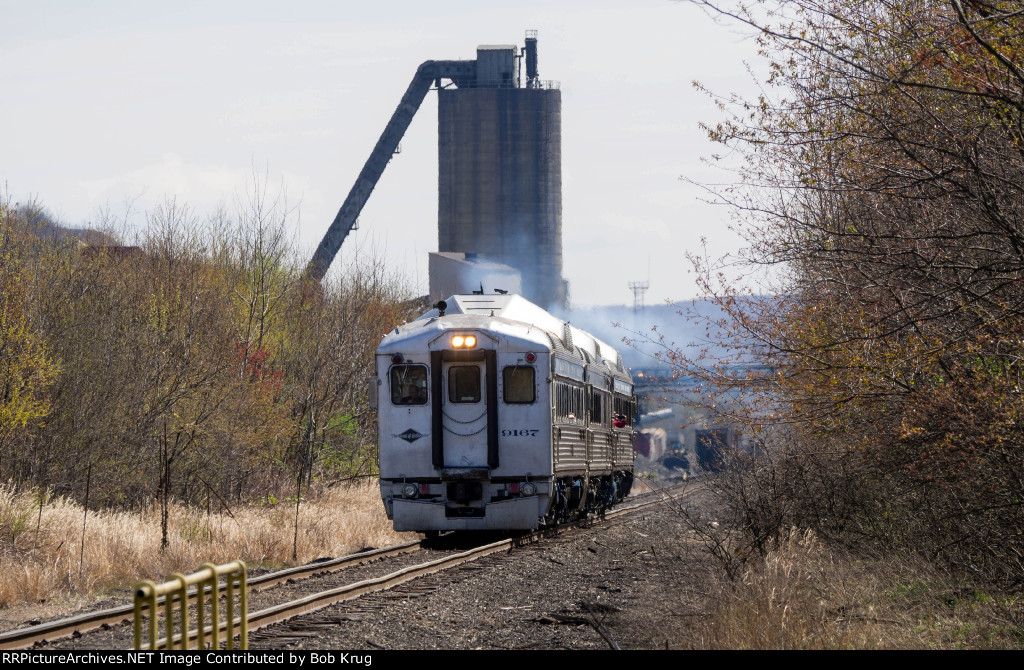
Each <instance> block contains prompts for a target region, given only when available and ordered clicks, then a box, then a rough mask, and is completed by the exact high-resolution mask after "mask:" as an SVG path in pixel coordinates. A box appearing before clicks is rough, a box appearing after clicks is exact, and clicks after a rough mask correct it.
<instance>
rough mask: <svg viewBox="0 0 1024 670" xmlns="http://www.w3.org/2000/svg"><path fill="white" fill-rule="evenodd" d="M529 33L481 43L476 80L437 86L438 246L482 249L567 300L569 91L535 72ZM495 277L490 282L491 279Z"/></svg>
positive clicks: (534, 293)
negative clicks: (522, 63) (522, 39)
mask: <svg viewBox="0 0 1024 670" xmlns="http://www.w3.org/2000/svg"><path fill="white" fill-rule="evenodd" d="M535 49H536V39H535V38H533V37H532V36H528V38H527V47H526V49H525V51H526V54H525V55H526V59H527V76H526V77H525V79H524V80H522V81H520V76H519V58H520V56H519V53H518V49H517V47H515V46H504V45H503V46H482V47H479V48H478V49H477V61H476V62H477V71H476V79H475V81H474V82H473V85H471V86H459V87H458V88H455V87H448V88H441V89H439V90H438V162H439V165H438V168H439V169H438V251H440V252H464V253H475V254H479V255H481V256H484V257H486V258H489V259H492V260H494V261H497V262H499V263H503V264H505V265H509V266H511V267H514V268H516V269H518V270H519V271H520V272H521V273H522V286H523V295H524V296H525V297H527V298H528V299H530V300H532V301H534V302H536V303H538V304H541V305H544V306H550V305H556V304H557V305H561V304H563V303H564V302H565V297H566V289H565V284H564V282H563V280H562V141H561V119H562V98H561V91H559V90H558V87H557V85H555V84H553V83H552V82H544V81H541V80H540V79H538V78H537V76H536V51H535ZM486 288H488V287H485V289H486Z"/></svg>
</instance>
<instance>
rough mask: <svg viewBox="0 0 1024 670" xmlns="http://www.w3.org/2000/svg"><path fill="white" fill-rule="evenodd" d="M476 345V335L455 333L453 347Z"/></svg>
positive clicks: (470, 347) (461, 347)
mask: <svg viewBox="0 0 1024 670" xmlns="http://www.w3.org/2000/svg"><path fill="white" fill-rule="evenodd" d="M475 346H476V335H453V336H452V348H453V349H472V348H473V347H475Z"/></svg>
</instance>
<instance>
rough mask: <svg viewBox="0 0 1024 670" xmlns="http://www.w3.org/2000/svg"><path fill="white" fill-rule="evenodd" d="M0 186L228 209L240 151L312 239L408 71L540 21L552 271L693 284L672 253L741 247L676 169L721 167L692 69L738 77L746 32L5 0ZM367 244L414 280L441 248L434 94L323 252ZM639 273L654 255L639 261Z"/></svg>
mask: <svg viewBox="0 0 1024 670" xmlns="http://www.w3.org/2000/svg"><path fill="white" fill-rule="evenodd" d="M0 26H2V37H0V132H2V136H3V140H2V142H0V180H3V182H4V184H5V185H6V189H7V192H8V193H9V195H10V196H11V197H12V198H13V199H15V200H24V199H26V198H27V197H30V196H35V197H38V199H39V200H40V201H41V202H42V203H43V204H44V205H46V206H47V207H48V208H49V209H50V211H51V212H52V213H53V214H55V215H56V216H57V217H59V218H60V219H61V220H63V221H64V222H65V223H67V224H70V225H73V226H80V225H85V224H88V223H90V222H94V221H96V220H97V213H98V211H99V210H100V208H101V207H103V206H109V207H110V208H111V209H113V210H115V211H120V210H123V209H124V207H125V203H127V202H129V201H132V202H134V215H133V216H134V219H135V220H136V221H141V220H143V219H144V217H145V214H146V212H147V211H151V210H152V209H153V207H154V206H155V205H156V204H157V203H159V202H160V201H162V200H163V199H164V198H165V197H167V196H174V197H176V198H177V200H178V201H179V202H186V203H188V204H190V205H191V206H192V207H194V208H195V209H196V210H197V212H199V213H200V214H202V215H203V216H205V215H206V214H207V213H209V212H212V211H213V210H214V209H215V208H216V207H217V206H218V204H221V203H223V204H226V205H227V206H228V207H233V206H234V205H233V203H234V200H235V197H236V194H237V193H240V192H244V190H245V188H246V184H247V183H248V182H251V181H252V176H253V171H254V167H255V169H256V171H258V172H259V173H260V174H263V173H266V174H267V175H269V181H270V183H271V185H272V186H274V187H276V186H278V185H282V184H283V185H284V187H285V189H286V190H287V193H288V197H289V201H290V203H291V204H293V205H297V212H296V216H297V217H298V218H297V220H298V221H299V235H300V240H301V242H302V244H303V245H305V246H307V247H308V248H309V249H310V251H312V249H313V248H314V247H315V245H316V244H317V243H318V242H319V240H320V238H321V236H322V235H323V233H324V232H325V231H326V230H327V227H328V226H329V225H330V222H331V221H332V220H333V219H334V215H335V214H336V213H337V210H338V208H339V207H340V206H341V203H342V201H343V200H344V198H345V196H346V195H347V193H348V190H349V188H350V187H351V185H352V183H353V181H354V180H355V177H356V175H357V174H358V172H359V170H360V169H361V168H362V165H363V163H364V162H365V160H366V158H367V156H368V155H369V153H370V151H371V149H372V148H373V145H374V144H375V142H376V140H377V137H378V136H379V134H380V132H381V131H382V130H383V128H384V125H385V124H386V123H387V120H388V118H389V117H390V115H391V113H392V112H393V111H394V108H395V106H396V104H397V103H398V101H399V99H400V98H401V96H402V94H403V93H404V91H405V88H406V86H408V84H409V81H410V80H411V78H412V75H413V73H414V72H415V70H416V67H417V66H418V65H419V64H420V63H421V62H423V61H424V60H429V59H473V58H475V57H476V47H477V45H479V44H519V45H521V44H522V43H523V36H524V32H525V31H526V30H527V29H536V30H538V31H539V40H538V53H539V69H540V76H541V78H543V79H553V80H558V81H560V82H561V88H562V182H563V196H562V198H563V199H562V207H563V210H562V214H563V216H562V225H563V249H564V263H565V267H564V271H565V275H566V279H568V280H569V282H570V292H571V297H572V300H573V302H574V303H575V304H577V305H595V304H624V303H631V302H632V299H633V295H632V292H631V291H630V290H629V289H628V287H627V284H628V282H630V281H637V280H646V279H648V273H649V279H650V290H649V292H648V293H647V296H646V301H647V302H648V303H649V304H652V303H656V302H660V301H662V300H664V299H666V298H671V299H684V298H688V297H691V296H693V295H695V293H696V289H695V286H694V284H693V281H692V277H691V276H690V275H688V274H687V272H686V270H687V265H686V263H685V262H684V260H683V257H684V254H685V253H686V252H687V251H688V250H695V249H697V248H698V247H699V241H700V238H701V237H706V238H707V239H708V241H709V244H710V247H711V250H712V251H713V252H715V253H719V254H720V253H726V252H728V251H730V250H734V249H736V248H738V247H739V246H740V242H739V240H738V238H737V237H735V235H734V234H732V233H730V232H729V230H728V229H727V228H728V225H729V217H728V213H727V211H726V210H724V209H723V208H721V207H712V206H708V205H705V204H703V203H701V202H700V197H701V194H700V192H699V191H698V190H697V189H695V188H694V187H692V186H689V185H687V184H686V183H683V182H682V181H680V177H681V176H685V177H688V178H692V179H697V180H699V181H721V180H722V179H723V175H722V174H718V173H716V172H713V171H709V169H708V168H707V167H706V166H704V165H703V164H702V163H701V161H700V158H701V156H702V155H708V154H711V153H713V152H714V151H716V148H715V147H713V146H712V145H710V144H709V143H708V142H707V141H706V139H705V137H704V134H703V133H702V131H701V130H700V129H699V127H698V122H699V121H702V120H703V121H706V122H711V123H714V122H717V121H718V120H719V118H720V112H718V111H717V110H716V109H715V107H714V106H713V104H712V103H711V101H710V100H708V99H707V97H706V96H705V95H703V94H701V93H699V92H697V91H696V90H694V88H693V87H692V85H691V82H692V81H693V80H700V81H701V82H703V83H705V84H706V85H708V86H709V87H711V88H712V89H714V90H715V91H717V92H721V93H730V92H734V91H750V90H751V88H752V84H751V81H750V77H749V75H748V74H747V72H746V70H745V66H744V61H745V60H751V59H753V58H754V56H753V53H754V47H753V45H752V43H751V42H750V41H749V40H746V39H743V38H741V37H740V36H739V35H738V34H736V33H735V32H734V31H731V30H729V29H727V28H725V27H722V26H719V25H716V24H715V23H714V22H713V21H712V20H711V19H709V18H708V17H707V16H705V15H704V14H703V13H701V12H700V11H699V10H697V9H695V8H693V7H690V6H688V5H685V4H679V3H676V2H672V1H670V0H615V1H613V0H575V1H568V0H564V1H563V0H545V1H533V0H526V1H523V2H518V3H512V2H484V1H482V0H477V1H475V2H470V1H462V0H432V1H429V2H424V1H422V0H420V1H416V2H414V1H405V0H402V1H399V0H395V1H388V0H378V1H377V2H373V3H370V2H348V1H334V2H328V1H326V0H323V1H319V2H318V1H313V0H310V1H302V0H292V1H290V2H280V3H277V2H266V1H255V0H245V1H244V2H243V1H225V2H193V1H191V0H180V1H178V2H175V3H167V2H160V3H150V2H143V1H140V0H132V1H131V2H127V1H126V2H119V1H114V0H100V1H95V2H89V1H87V0H69V1H56V0H55V1H48V0H36V1H33V2H28V1H27V0H15V1H8V0H0ZM357 247H361V248H363V249H366V248H369V247H374V248H376V249H378V250H380V253H382V254H384V255H385V257H386V259H387V261H388V262H389V263H390V264H392V265H393V266H395V267H396V268H404V269H405V271H406V272H407V273H408V277H409V280H410V281H411V282H412V283H413V284H414V285H415V286H416V287H417V288H418V290H419V291H420V292H421V293H426V286H427V273H426V268H427V253H428V252H429V251H436V250H437V98H436V95H435V94H430V95H429V96H428V97H427V99H426V100H425V101H424V103H423V106H422V107H421V108H420V111H419V113H418V114H417V116H416V118H415V119H414V120H413V122H412V126H411V127H410V129H409V132H408V133H407V134H406V137H405V139H404V140H403V142H402V153H401V154H400V155H398V156H396V157H395V159H394V160H392V162H391V164H390V165H389V166H388V168H387V170H386V171H385V172H384V175H383V177H382V178H381V181H380V182H379V183H378V185H377V188H376V190H375V191H374V193H373V195H372V196H371V197H370V200H369V202H368V204H367V206H366V208H365V209H364V210H363V213H362V216H361V218H360V230H359V231H357V232H355V233H353V235H350V236H349V239H348V240H346V242H345V245H344V246H343V248H342V252H341V254H339V256H338V258H337V259H336V261H335V265H338V264H339V263H345V261H346V257H347V256H348V255H350V254H352V253H353V250H354V249H355V248H357ZM648 268H649V270H648Z"/></svg>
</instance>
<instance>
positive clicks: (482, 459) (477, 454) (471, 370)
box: [431, 350, 498, 468]
mask: <svg viewBox="0 0 1024 670" xmlns="http://www.w3.org/2000/svg"><path fill="white" fill-rule="evenodd" d="M496 360H497V359H496V352H495V351H493V350H475V351H435V352H432V353H431V367H432V368H433V371H434V381H433V389H434V405H433V413H434V416H433V433H434V438H433V439H434V446H433V462H434V467H437V468H496V467H498V415H497V411H498V391H497V377H498V374H497V367H496V366H497V363H496Z"/></svg>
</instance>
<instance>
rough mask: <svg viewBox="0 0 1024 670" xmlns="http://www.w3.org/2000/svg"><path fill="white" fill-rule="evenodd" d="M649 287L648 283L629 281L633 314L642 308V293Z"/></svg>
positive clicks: (649, 283)
mask: <svg viewBox="0 0 1024 670" xmlns="http://www.w3.org/2000/svg"><path fill="white" fill-rule="evenodd" d="M650 287H651V282H649V281H631V282H629V288H630V289H631V290H632V291H633V313H634V314H635V313H636V312H639V311H640V310H641V309H643V308H644V293H646V292H647V289H649V288H650Z"/></svg>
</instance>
